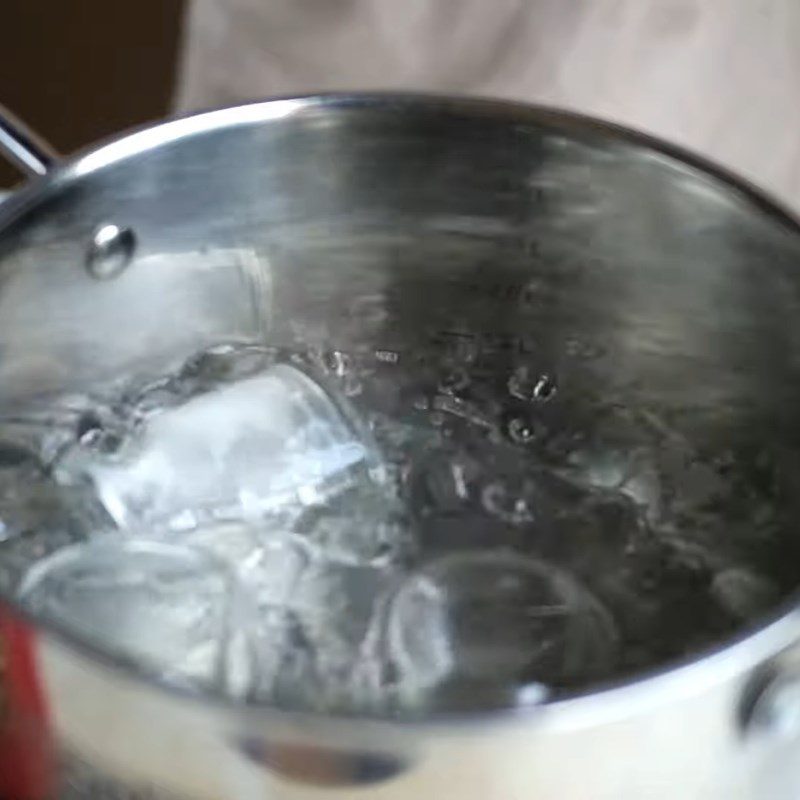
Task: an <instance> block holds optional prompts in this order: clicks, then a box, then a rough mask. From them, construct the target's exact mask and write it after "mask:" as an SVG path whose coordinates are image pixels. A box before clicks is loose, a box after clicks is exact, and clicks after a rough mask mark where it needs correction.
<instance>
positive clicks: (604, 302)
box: [0, 96, 800, 800]
mask: <svg viewBox="0 0 800 800" xmlns="http://www.w3.org/2000/svg"><path fill="white" fill-rule="evenodd" d="M110 222H113V224H115V225H119V226H124V227H126V228H130V230H131V231H133V232H134V234H135V240H136V247H135V250H134V251H133V252H132V254H131V258H130V262H129V263H128V264H127V266H126V268H125V269H124V271H122V272H121V273H120V274H117V275H116V277H115V278H114V280H102V281H98V280H96V279H94V278H93V277H92V275H91V274H89V273H88V272H87V270H86V267H85V265H86V258H87V252H88V250H87V248H90V247H91V246H92V242H93V237H95V236H96V233H97V231H98V229H99V227H100V226H104V225H107V224H109V223H110ZM0 234H1V236H0V283H1V286H2V288H1V289H0V343H2V347H3V359H2V361H0V405H2V404H4V403H18V402H19V401H20V400H21V399H27V398H31V399H33V398H36V397H39V396H41V395H43V394H47V393H51V392H57V391H65V390H69V391H73V390H74V391H80V390H85V389H86V388H87V387H90V386H92V385H93V384H95V383H102V382H106V381H109V380H113V379H114V378H116V377H118V376H119V375H121V374H125V373H129V372H131V371H138V372H140V373H142V374H145V375H146V374H150V373H157V372H159V371H160V370H162V369H163V368H165V366H166V365H169V364H172V363H174V362H175V361H176V360H177V359H180V358H182V357H185V356H187V355H189V354H190V353H192V352H194V351H196V350H197V349H198V348H199V347H202V346H204V345H207V344H211V343H214V342H216V341H219V340H221V339H226V340H232V341H249V340H252V339H265V338H266V339H268V340H269V341H270V342H271V343H274V344H278V345H286V346H290V347H292V346H297V345H298V344H303V345H309V344H318V343H326V344H328V345H329V346H330V344H331V343H335V345H336V347H337V348H339V349H342V350H347V349H348V348H361V347H363V348H367V347H368V348H371V349H372V350H377V349H383V350H395V351H401V352H402V351H405V350H411V351H413V350H414V349H415V348H419V347H423V346H425V345H426V344H427V342H429V340H430V338H431V337H435V336H439V335H441V333H442V332H447V331H453V330H469V331H470V332H471V333H473V334H474V335H476V336H478V337H497V336H501V337H511V339H512V340H513V339H514V338H515V337H517V336H519V335H520V333H521V332H524V333H525V335H531V336H534V337H536V338H537V341H539V342H540V343H541V344H542V346H543V347H544V348H545V350H546V351H547V352H548V353H549V354H550V355H552V356H553V358H555V359H557V358H558V355H559V353H560V352H561V350H562V349H563V347H564V346H565V343H566V342H567V341H568V340H569V341H577V342H580V343H588V344H591V345H595V346H601V349H602V351H603V352H605V353H606V354H607V356H606V357H605V358H603V359H600V360H599V361H597V362H595V363H593V365H592V369H594V370H595V372H594V373H593V374H594V375H595V378H596V381H597V385H598V390H599V391H601V392H602V391H611V390H614V391H622V392H626V393H627V395H628V396H629V397H630V398H631V402H640V401H642V400H645V399H646V400H647V401H649V402H657V403H658V404H659V407H660V408H663V409H665V410H670V409H680V408H684V407H686V406H689V405H690V406H692V407H694V408H697V409H698V410H700V411H704V412H706V414H707V416H708V418H710V419H711V418H714V417H715V416H718V415H719V414H724V415H725V416H726V418H727V420H728V422H731V423H732V424H739V423H741V424H750V421H751V420H754V419H755V420H757V421H758V424H763V425H765V426H767V421H768V422H769V426H768V427H769V430H770V431H771V435H773V436H775V437H780V438H782V439H785V440H786V441H787V442H791V441H794V440H795V438H796V434H797V431H798V425H797V422H798V420H797V418H796V412H795V409H796V407H797V398H798V389H800V369H798V368H799V367H800V336H799V335H798V334H799V333H800V323H798V322H797V320H798V319H800V314H799V313H798V312H799V311H800V307H799V305H800V273H798V270H797V266H798V264H800V228H799V227H798V225H797V223H796V222H795V221H794V220H792V219H791V218H790V217H789V216H788V215H787V214H786V213H784V212H783V211H782V210H781V209H779V208H778V207H776V206H775V205H773V204H772V203H770V202H769V201H768V200H767V199H765V198H763V197H762V196H761V195H760V194H758V193H757V192H755V191H754V190H751V189H749V188H748V187H746V186H744V185H742V184H740V183H738V182H736V181H735V180H734V179H733V178H731V177H730V176H728V175H726V174H724V173H723V172H721V171H719V170H716V169H715V168H713V167H710V166H709V165H706V164H704V163H702V162H700V161H699V160H697V159H695V158H693V157H692V156H689V155H687V154H685V153H682V152H680V151H678V150H674V149H672V148H670V147H669V146H667V145H663V144H661V143H658V142H655V141H652V140H649V139H647V138H645V137H641V136H638V135H636V134H633V133H630V132H627V131H624V130H620V129H617V128H614V127H613V126H607V125H604V124H602V123H598V122H595V121H592V120H588V119H583V118H580V117H576V116H572V115H568V114H562V113H559V112H553V111H549V110H545V109H536V108H529V107H525V106H519V105H513V104H505V103H494V102H489V101H472V100H466V99H446V98H422V97H412V96H383V97H381V96H343V97H321V98H307V99H292V100H277V101H272V102H266V103H260V104H254V105H249V106H244V107H240V108H235V109H228V110H222V111H214V112H210V113H207V114H201V115H198V116H195V117H189V118H186V119H181V120H176V121H172V122H168V123H165V124H163V125H160V126H156V127H154V128H149V129H146V130H143V131H140V132H138V133H134V134H132V135H130V136H126V137H123V138H121V139H118V140H116V141H113V142H111V143H109V144H106V145H104V146H101V147H99V148H98V149H95V150H92V151H90V152H87V153H85V154H82V155H79V156H78V157H76V158H74V159H72V160H71V161H69V162H68V163H65V164H63V165H61V166H58V167H57V168H56V169H54V170H53V171H52V173H51V174H50V175H49V176H48V177H47V178H46V179H45V180H44V181H42V182H38V183H37V184H36V185H32V186H30V187H29V188H28V189H24V190H22V191H21V192H19V193H17V194H15V195H14V196H12V198H11V199H9V200H8V201H7V202H6V203H4V204H3V205H2V206H0ZM165 320H168V321H169V324H165ZM765 429H766V428H765ZM799 635H800V614H798V611H797V609H796V607H795V606H794V605H792V606H790V607H787V608H784V609H783V610H782V612H780V613H777V612H776V616H775V618H774V619H773V620H772V621H771V622H770V624H765V626H764V627H762V628H761V629H760V630H758V631H754V632H752V633H751V634H750V635H748V636H743V637H742V639H741V641H739V642H737V643H734V644H731V645H729V646H728V647H725V648H722V649H720V650H718V651H716V652H715V653H712V654H700V655H698V656H697V657H696V658H693V659H692V660H691V661H687V662H686V663H684V664H682V665H675V666H674V668H672V669H666V670H665V671H664V672H662V673H661V674H659V675H656V676H651V677H648V678H642V679H639V680H637V681H634V682H632V683H630V684H627V685H623V686H619V687H615V688H609V689H607V690H605V691H601V692H595V693H593V694H591V695H588V696H585V697H575V698H572V699H567V700H562V701H559V702H556V703H552V704H549V705H546V706H543V707H537V708H532V709H528V710H523V711H521V712H517V713H514V714H507V715H501V716H495V717H473V718H468V719H467V718H461V719H457V720H456V719H438V720H431V721H428V722H426V723H418V724H412V723H402V724H401V723H393V722H391V721H381V720H366V719H345V718H335V717H322V716H309V715H299V714H289V713H285V712H278V711H276V710H273V709H266V708H249V707H236V706H231V705H226V704H224V703H222V702H219V701H212V700H201V699H198V698H193V697H187V696H181V695H179V694H177V693H175V692H172V691H169V690H167V689H164V688H162V687H157V686H154V685H151V684H148V683H146V682H144V681H142V680H140V679H137V678H135V677H132V676H130V675H128V674H126V673H124V672H123V671H121V670H119V669H118V668H117V667H116V666H115V665H114V664H113V663H110V662H109V661H108V660H107V659H104V658H103V657H102V656H101V655H100V654H99V653H95V652H92V651H88V650H86V649H85V648H81V647H79V646H77V645H76V644H75V643H73V642H70V641H69V640H68V639H66V638H65V637H63V636H62V635H61V634H60V633H59V632H58V631H52V630H46V631H44V632H43V635H42V639H41V642H40V647H39V654H40V660H41V669H42V674H43V676H44V680H45V683H46V686H47V688H48V692H49V694H50V697H51V703H52V707H53V714H54V716H55V719H56V723H57V729H58V731H59V733H60V735H61V736H62V737H63V738H64V740H65V741H66V742H67V743H68V744H69V746H70V747H72V748H74V749H75V750H77V751H79V752H81V753H83V754H85V757H86V758H87V759H88V760H91V761H93V762H94V763H97V764H98V765H102V766H103V768H104V769H106V770H108V771H110V772H112V773H114V774H117V775H119V776H123V777H128V778H131V779H136V780H146V781H150V782H155V783H156V784H157V785H159V786H162V787H164V788H165V789H169V790H171V791H174V792H177V793H179V794H185V795H187V796H192V797H198V798H203V797H208V798H213V797H220V796H229V797H233V796H242V797H279V798H305V797H311V796H314V797H328V796H330V797H334V796H345V795H344V794H343V792H349V791H351V789H352V787H353V786H358V787H359V791H360V792H361V793H362V795H363V796H365V797H369V798H370V799H371V798H376V800H378V799H380V798H385V799H386V800H390V799H394V798H397V800H400V799H401V798H403V800H405V798H411V797H428V796H439V795H441V796H446V797H451V796H459V797H462V798H464V800H472V798H475V799H476V800H477V798H503V800H507V799H508V798H512V799H514V800H515V799H516V798H519V800H522V798H531V797H535V798H537V800H551V798H552V800H555V799H556V798H558V799H559V800H563V798H565V797H568V798H570V800H612V798H614V799H616V798H620V797H643V798H652V799H653V800H660V799H661V798H672V797H675V796H680V797H681V798H684V799H685V800H717V799H718V798H719V800H721V798H726V799H727V798H740V799H741V800H744V799H745V798H750V797H754V798H755V797H760V795H759V794H758V793H757V792H758V785H759V783H758V782H759V781H760V780H761V778H760V777H757V776H759V775H760V773H759V769H760V768H761V767H760V766H759V765H760V764H761V763H762V762H763V760H764V758H765V757H766V753H767V751H768V748H765V747H761V746H760V744H759V741H760V739H759V737H758V736H750V735H748V734H747V732H745V733H743V732H742V730H741V727H740V725H739V722H738V716H737V715H738V714H739V712H740V709H741V704H742V702H743V697H745V695H746V693H747V691H748V690H749V688H750V685H751V681H752V676H753V675H754V673H755V672H757V671H759V670H760V669H762V668H763V667H764V665H766V664H772V663H773V661H774V659H775V658H776V657H777V656H778V655H779V654H780V653H783V652H784V651H786V650H787V649H790V648H792V647H793V646H794V645H795V644H796V643H797V640H798V637H799ZM775 663H776V664H777V662H775ZM776 668H777V667H776ZM687 739H690V741H687ZM698 743H702V746H699V745H698ZM770 752H771V751H770ZM634 753H635V754H634ZM576 764H577V765H580V766H579V768H576ZM790 766H791V765H789V766H787V762H786V760H785V759H784V760H783V761H781V762H780V763H779V765H778V766H777V767H776V766H775V765H774V763H773V765H772V766H771V767H770V774H771V775H773V774H774V773H775V772H776V770H777V771H780V770H782V769H783V770H786V769H789V768H790ZM795 770H796V768H795ZM769 796H770V797H771V798H772V797H776V798H777V797H779V795H769ZM781 800H782V797H781Z"/></svg>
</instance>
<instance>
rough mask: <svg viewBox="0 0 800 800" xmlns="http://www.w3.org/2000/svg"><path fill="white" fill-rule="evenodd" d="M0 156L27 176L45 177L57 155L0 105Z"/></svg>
mask: <svg viewBox="0 0 800 800" xmlns="http://www.w3.org/2000/svg"><path fill="white" fill-rule="evenodd" d="M0 154H4V155H5V156H7V157H8V160H9V161H11V163H12V164H14V165H15V166H17V167H19V169H21V170H22V171H23V172H24V173H26V174H27V175H34V176H35V175H45V174H46V173H48V172H49V171H50V170H51V169H52V168H53V165H54V164H55V162H56V161H57V160H58V154H57V153H56V151H55V150H53V148H52V147H50V145H49V144H47V143H46V142H45V141H43V140H42V139H40V138H39V137H38V136H37V135H36V134H35V133H34V132H33V131H32V130H31V129H30V128H28V127H27V125H25V124H24V123H23V122H21V121H20V120H19V119H17V118H16V117H15V116H14V115H13V114H12V113H11V112H10V111H9V110H8V109H7V108H4V107H3V106H2V105H0Z"/></svg>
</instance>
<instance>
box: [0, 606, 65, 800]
mask: <svg viewBox="0 0 800 800" xmlns="http://www.w3.org/2000/svg"><path fill="white" fill-rule="evenodd" d="M34 645H35V634H34V632H33V630H32V629H31V627H30V626H29V625H28V624H27V623H25V622H23V621H22V620H21V619H20V618H19V617H17V616H16V615H15V614H14V613H13V612H12V611H11V610H10V609H9V608H8V607H7V606H4V605H3V604H2V603H0V800H45V798H47V797H49V796H50V794H51V791H52V789H53V785H54V777H55V759H54V751H53V743H52V739H51V736H50V732H49V726H48V724H47V708H46V704H45V699H44V694H43V692H42V687H41V683H40V681H39V678H38V671H37V667H36V654H35V646H34Z"/></svg>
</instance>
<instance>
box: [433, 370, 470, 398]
mask: <svg viewBox="0 0 800 800" xmlns="http://www.w3.org/2000/svg"><path fill="white" fill-rule="evenodd" d="M469 382H470V378H469V375H468V374H467V372H466V370H463V369H453V370H450V371H449V372H446V373H445V374H444V375H442V377H441V379H440V380H439V391H440V392H443V393H444V394H448V395H456V394H458V393H459V392H462V391H463V390H464V389H466V388H467V386H469Z"/></svg>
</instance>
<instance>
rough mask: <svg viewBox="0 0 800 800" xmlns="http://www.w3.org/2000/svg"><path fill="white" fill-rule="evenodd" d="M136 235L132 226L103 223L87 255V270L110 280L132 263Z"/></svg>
mask: <svg viewBox="0 0 800 800" xmlns="http://www.w3.org/2000/svg"><path fill="white" fill-rule="evenodd" d="M135 247H136V237H135V236H134V233H133V231H132V230H131V229H130V228H120V227H118V226H117V225H113V224H107V225H101V226H100V227H99V228H98V229H97V230H96V231H95V232H94V234H93V236H92V241H91V243H90V245H89V250H88V252H87V255H86V271H87V272H88V273H89V275H91V277H93V278H97V279H98V280H110V279H111V278H116V277H117V275H119V274H121V273H122V272H123V271H124V270H125V268H126V267H127V266H128V264H129V263H130V260H131V257H132V256H133V251H134V249H135Z"/></svg>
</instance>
